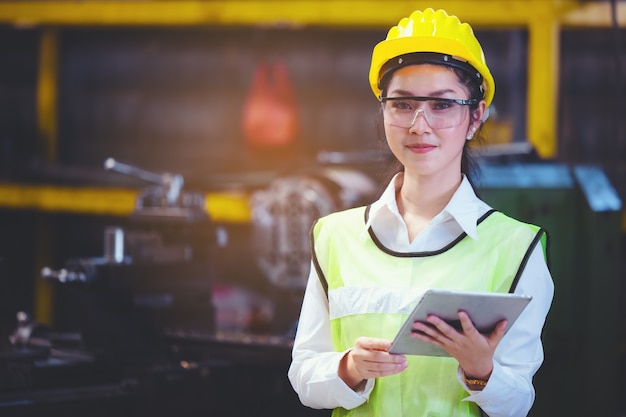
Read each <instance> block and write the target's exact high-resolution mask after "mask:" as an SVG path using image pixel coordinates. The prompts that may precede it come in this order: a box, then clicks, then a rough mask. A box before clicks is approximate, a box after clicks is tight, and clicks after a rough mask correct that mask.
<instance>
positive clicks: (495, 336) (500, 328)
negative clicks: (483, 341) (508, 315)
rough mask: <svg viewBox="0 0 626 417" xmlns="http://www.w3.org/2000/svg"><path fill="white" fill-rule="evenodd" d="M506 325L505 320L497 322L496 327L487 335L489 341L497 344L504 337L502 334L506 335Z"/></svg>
mask: <svg viewBox="0 0 626 417" xmlns="http://www.w3.org/2000/svg"><path fill="white" fill-rule="evenodd" d="M507 324H508V322H507V321H506V320H502V321H500V322H498V324H497V325H496V328H495V329H494V330H493V332H491V334H490V335H489V339H490V340H491V341H494V342H499V341H500V340H501V339H502V338H503V337H504V334H505V333H506V326H507Z"/></svg>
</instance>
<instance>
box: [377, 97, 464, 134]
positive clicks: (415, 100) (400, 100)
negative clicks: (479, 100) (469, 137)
mask: <svg viewBox="0 0 626 417" xmlns="http://www.w3.org/2000/svg"><path fill="white" fill-rule="evenodd" d="M381 101H382V102H383V114H384V116H385V121H386V122H387V123H388V124H390V125H393V126H398V127H403V128H410V127H411V126H413V124H415V121H416V120H417V118H418V117H419V116H420V115H421V116H423V117H424V118H425V119H426V122H427V123H428V125H429V126H430V127H431V128H433V129H443V128H447V127H454V126H458V125H460V124H461V122H463V120H464V119H465V114H466V111H465V107H466V106H467V105H468V104H472V103H473V101H472V100H456V99H444V98H431V97H384V98H382V100H381Z"/></svg>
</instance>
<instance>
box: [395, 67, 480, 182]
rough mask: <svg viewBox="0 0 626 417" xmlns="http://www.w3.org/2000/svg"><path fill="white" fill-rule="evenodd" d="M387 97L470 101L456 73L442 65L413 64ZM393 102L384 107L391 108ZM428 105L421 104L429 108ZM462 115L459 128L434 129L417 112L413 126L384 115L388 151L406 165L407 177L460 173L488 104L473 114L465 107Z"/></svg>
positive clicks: (398, 77) (399, 72) (401, 71)
mask: <svg viewBox="0 0 626 417" xmlns="http://www.w3.org/2000/svg"><path fill="white" fill-rule="evenodd" d="M386 96H387V97H401V96H419V97H438V98H449V99H468V98H469V92H468V90H467V88H466V87H465V86H464V85H463V84H461V82H460V81H459V79H458V77H457V75H456V74H455V72H454V71H451V70H450V69H449V68H446V67H444V66H441V65H430V64H423V65H410V66H407V67H404V68H400V69H399V70H397V71H396V72H395V73H394V74H393V76H392V78H391V81H390V82H389V86H388V88H387V91H386ZM390 104H391V102H387V103H385V104H383V106H386V105H390ZM427 105H428V103H426V102H422V103H419V106H422V107H423V106H427ZM462 107H463V108H462V112H463V116H462V118H461V119H460V120H461V122H460V123H459V124H458V125H456V126H451V127H443V128H432V127H431V126H430V125H429V124H428V122H427V120H426V118H425V117H424V116H423V114H421V112H418V113H419V114H418V116H417V117H416V119H415V122H414V123H413V125H412V126H411V127H408V128H407V127H398V126H397V125H392V124H391V123H390V120H388V118H387V117H386V116H385V112H383V115H384V116H383V117H384V119H385V120H384V122H385V123H384V124H385V135H386V138H387V143H388V144H389V148H390V149H391V151H392V152H393V154H394V155H395V156H396V158H397V159H398V160H399V161H400V163H402V165H404V169H405V175H417V176H439V175H444V176H449V175H454V176H456V178H458V177H459V176H460V172H461V155H462V153H463V147H464V146H465V142H466V140H467V136H468V135H469V134H473V132H474V131H475V130H476V129H478V127H480V120H481V117H482V115H483V113H484V109H485V102H484V101H481V102H480V104H479V106H478V109H477V110H475V111H474V115H473V117H471V115H470V109H469V106H462Z"/></svg>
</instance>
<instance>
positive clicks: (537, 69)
mask: <svg viewBox="0 0 626 417" xmlns="http://www.w3.org/2000/svg"><path fill="white" fill-rule="evenodd" d="M559 33H560V31H559V26H558V23H557V22H556V21H554V20H550V19H545V20H543V19H541V20H539V19H538V20H536V21H534V22H533V23H532V24H531V25H530V30H529V38H530V39H529V45H528V100H527V114H528V116H527V117H528V119H527V134H528V141H529V142H530V143H531V144H532V145H533V146H534V147H535V149H536V150H537V153H538V154H539V156H541V157H542V158H552V157H555V156H556V154H557V126H556V121H557V119H558V117H557V115H558V112H557V99H558V84H559V76H558V74H559V65H558V62H559V61H558V59H559V55H560V52H559Z"/></svg>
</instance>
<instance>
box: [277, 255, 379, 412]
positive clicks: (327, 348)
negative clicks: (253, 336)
mask: <svg viewBox="0 0 626 417" xmlns="http://www.w3.org/2000/svg"><path fill="white" fill-rule="evenodd" d="M346 353H347V351H344V352H336V351H335V349H334V348H333V344H332V341H331V334H330V316H329V312H328V298H327V297H326V293H325V292H324V289H323V287H322V285H321V283H320V281H319V278H318V276H317V272H316V271H315V268H314V267H313V266H311V272H310V274H309V279H308V282H307V287H306V291H305V294H304V299H303V301H302V309H301V311H300V319H299V321H298V329H297V332H296V337H295V340H294V346H293V351H292V362H291V366H290V367H289V372H288V376H289V381H290V382H291V385H292V386H293V388H294V390H295V391H296V393H297V394H298V397H299V398H300V401H301V402H302V404H304V405H306V406H308V407H311V408H319V409H321V408H328V409H333V408H337V407H343V408H345V409H348V410H350V409H353V408H356V407H358V406H359V405H361V404H363V403H364V402H366V401H367V399H368V398H369V394H370V393H371V391H372V389H373V388H374V380H368V381H367V383H366V385H365V388H364V389H363V391H361V392H355V391H354V390H352V388H350V387H349V386H348V385H347V384H346V383H345V382H343V380H342V379H341V378H340V377H339V373H338V370H339V361H340V360H341V358H342V357H343V356H344V355H345V354H346Z"/></svg>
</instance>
